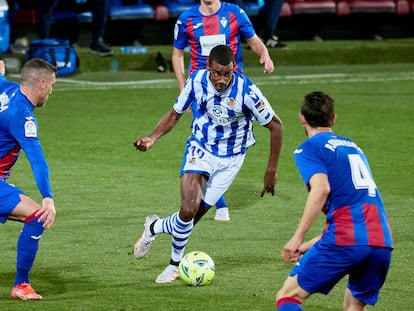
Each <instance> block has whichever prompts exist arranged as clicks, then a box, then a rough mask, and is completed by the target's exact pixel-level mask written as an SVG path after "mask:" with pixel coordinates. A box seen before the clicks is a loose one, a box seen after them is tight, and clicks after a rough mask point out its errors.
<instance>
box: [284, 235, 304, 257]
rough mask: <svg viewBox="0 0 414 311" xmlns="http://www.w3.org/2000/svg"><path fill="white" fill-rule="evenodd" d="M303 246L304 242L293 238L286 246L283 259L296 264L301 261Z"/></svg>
mask: <svg viewBox="0 0 414 311" xmlns="http://www.w3.org/2000/svg"><path fill="white" fill-rule="evenodd" d="M301 244H302V241H301V240H299V239H297V238H295V237H292V238H291V239H290V240H289V242H287V243H286V244H285V246H284V247H283V250H282V258H283V260H284V261H285V262H288V263H289V262H296V261H298V260H299V258H300V257H301V255H302V254H303V253H301V252H300V251H299V247H300V245H301Z"/></svg>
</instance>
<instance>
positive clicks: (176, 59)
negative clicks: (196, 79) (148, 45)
mask: <svg viewBox="0 0 414 311" xmlns="http://www.w3.org/2000/svg"><path fill="white" fill-rule="evenodd" d="M171 62H172V66H173V69H174V74H175V78H176V79H177V82H178V87H179V88H180V91H181V90H182V89H183V88H184V82H185V68H184V50H180V49H177V48H173V52H172V56H171Z"/></svg>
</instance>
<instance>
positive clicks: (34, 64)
mask: <svg viewBox="0 0 414 311" xmlns="http://www.w3.org/2000/svg"><path fill="white" fill-rule="evenodd" d="M56 71H57V68H56V66H54V65H52V64H50V63H48V62H47V61H45V60H43V59H40V58H32V59H30V60H29V61H27V62H26V63H25V64H24V66H23V67H22V70H21V71H20V76H21V77H20V82H21V84H22V85H31V84H33V83H35V82H36V81H37V80H39V79H42V78H43V77H45V76H51V75H54V74H56Z"/></svg>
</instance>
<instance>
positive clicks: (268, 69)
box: [260, 55, 275, 74]
mask: <svg viewBox="0 0 414 311" xmlns="http://www.w3.org/2000/svg"><path fill="white" fill-rule="evenodd" d="M260 64H262V65H263V72H264V73H267V74H271V73H272V72H273V71H274V70H275V65H274V64H273V61H272V59H271V58H270V56H269V55H266V56H262V57H261V58H260Z"/></svg>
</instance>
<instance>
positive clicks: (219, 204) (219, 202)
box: [216, 195, 228, 209]
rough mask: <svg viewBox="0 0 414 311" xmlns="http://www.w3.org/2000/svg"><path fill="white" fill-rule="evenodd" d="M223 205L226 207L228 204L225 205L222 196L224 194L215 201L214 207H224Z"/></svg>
mask: <svg viewBox="0 0 414 311" xmlns="http://www.w3.org/2000/svg"><path fill="white" fill-rule="evenodd" d="M224 207H228V205H227V202H226V199H225V198H224V195H222V196H221V197H220V199H219V200H218V201H217V203H216V209H219V208H224Z"/></svg>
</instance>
